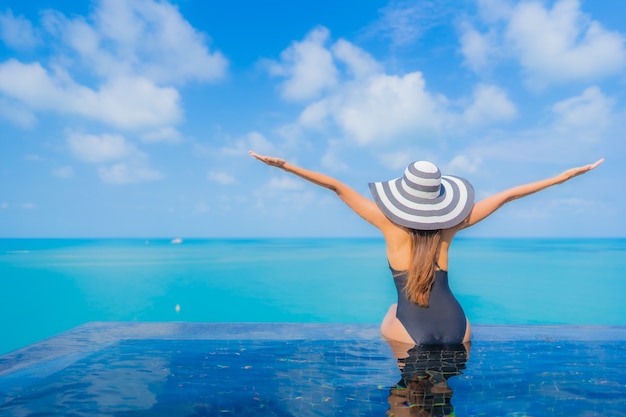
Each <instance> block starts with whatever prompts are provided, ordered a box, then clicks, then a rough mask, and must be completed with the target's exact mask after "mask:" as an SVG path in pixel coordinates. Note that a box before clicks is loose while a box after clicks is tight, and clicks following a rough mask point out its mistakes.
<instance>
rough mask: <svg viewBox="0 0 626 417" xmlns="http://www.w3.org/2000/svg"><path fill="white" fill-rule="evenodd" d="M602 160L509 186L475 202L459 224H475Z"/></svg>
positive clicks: (594, 165) (593, 166)
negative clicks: (511, 203)
mask: <svg viewBox="0 0 626 417" xmlns="http://www.w3.org/2000/svg"><path fill="white" fill-rule="evenodd" d="M602 162H604V159H599V160H598V161H596V162H594V163H593V164H589V165H583V166H580V167H576V168H571V169H568V170H567V171H564V172H563V173H561V174H560V175H557V176H555V177H552V178H546V179H544V180H540V181H536V182H531V183H529V184H524V185H518V186H517V187H513V188H509V189H508V190H504V191H501V192H499V193H497V194H494V195H492V196H489V197H487V198H485V199H483V200H480V201H479V202H477V203H476V204H474V207H473V208H472V211H471V212H470V214H469V216H468V217H467V219H465V221H463V223H461V224H460V225H459V226H460V228H461V229H464V228H466V227H470V226H473V225H475V224H476V223H478V222H479V221H481V220H484V219H485V218H486V217H489V216H490V215H491V214H493V213H494V212H495V211H496V210H498V209H499V208H500V207H502V206H503V205H504V204H506V203H508V202H510V201H513V200H517V199H518V198H522V197H526V196H527V195H530V194H534V193H536V192H538V191H541V190H544V189H546V188H548V187H551V186H553V185H556V184H561V183H564V182H565V181H568V180H570V179H572V178H574V177H577V176H578V175H582V174H584V173H586V172H589V171H591V170H592V169H594V168H596V167H597V166H598V165H600V164H601V163H602Z"/></svg>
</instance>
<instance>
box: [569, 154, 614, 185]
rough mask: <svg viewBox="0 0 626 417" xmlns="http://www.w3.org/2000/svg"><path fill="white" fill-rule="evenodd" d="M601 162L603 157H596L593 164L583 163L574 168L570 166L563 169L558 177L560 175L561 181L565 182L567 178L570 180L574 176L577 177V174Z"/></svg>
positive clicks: (587, 170)
mask: <svg viewBox="0 0 626 417" xmlns="http://www.w3.org/2000/svg"><path fill="white" fill-rule="evenodd" d="M602 162H604V158H602V159H598V160H597V161H596V162H594V163H593V164H589V165H583V166H580V167H576V168H571V169H568V170H567V171H564V172H563V173H562V174H561V175H560V177H561V181H559V182H560V183H561V182H565V181H567V180H570V179H572V178H574V177H577V176H579V175H582V174H584V173H586V172H589V171H591V170H592V169H594V168H596V167H597V166H598V165H600V164H601V163H602Z"/></svg>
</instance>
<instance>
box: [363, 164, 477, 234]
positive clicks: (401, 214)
mask: <svg viewBox="0 0 626 417" xmlns="http://www.w3.org/2000/svg"><path fill="white" fill-rule="evenodd" d="M370 191H371V192H372V195H373V196H374V199H375V200H376V204H378V207H379V208H380V209H381V210H382V211H383V213H385V215H386V216H387V217H388V218H389V220H391V221H392V222H394V223H396V224H399V225H400V226H404V227H408V228H410V229H418V230H437V229H447V228H450V227H453V226H456V225H457V224H459V223H461V222H462V221H463V220H464V219H465V218H466V217H467V215H468V214H469V212H470V211H471V210H472V206H473V204H474V188H473V187H472V185H471V184H470V183H469V181H467V180H466V179H465V178H460V177H454V176H451V175H444V176H442V175H441V172H440V171H439V168H437V167H436V166H435V165H434V164H432V163H430V162H427V161H417V162H413V163H411V164H410V165H409V166H408V167H407V168H406V169H405V170H404V176H402V177H401V178H396V179H394V180H391V181H382V182H374V183H370Z"/></svg>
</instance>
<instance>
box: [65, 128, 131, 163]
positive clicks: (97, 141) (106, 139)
mask: <svg viewBox="0 0 626 417" xmlns="http://www.w3.org/2000/svg"><path fill="white" fill-rule="evenodd" d="M67 144H68V146H69V148H70V150H71V151H72V153H73V154H74V155H75V156H76V157H77V158H78V159H80V160H81V161H85V162H105V161H111V160H119V159H124V158H127V157H129V156H133V155H136V154H138V153H139V150H138V149H136V148H135V147H134V146H133V145H131V144H129V143H128V142H127V141H126V139H124V137H123V136H121V135H118V134H103V135H99V136H98V135H89V134H82V133H75V132H72V133H70V134H69V135H68V136H67Z"/></svg>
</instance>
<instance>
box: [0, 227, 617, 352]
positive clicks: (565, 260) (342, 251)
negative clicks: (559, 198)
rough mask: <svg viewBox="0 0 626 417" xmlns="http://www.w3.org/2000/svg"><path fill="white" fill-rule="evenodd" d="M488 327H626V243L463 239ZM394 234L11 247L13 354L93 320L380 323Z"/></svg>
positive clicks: (5, 330) (472, 308)
mask: <svg viewBox="0 0 626 417" xmlns="http://www.w3.org/2000/svg"><path fill="white" fill-rule="evenodd" d="M449 269H450V285H451V287H452V290H453V291H454V293H455V294H456V295H457V297H458V298H459V301H460V302H461V304H462V305H463V308H464V309H465V312H466V314H467V315H468V317H469V319H470V321H471V322H472V323H475V324H506V325H510V324H522V325H528V324H563V325H626V303H624V301H623V298H624V294H626V279H625V277H624V275H625V273H626V239H485V238H480V239H479V238H458V239H457V240H455V242H454V243H453V246H452V249H451V261H450V266H449ZM393 302H395V289H394V286H393V281H392V279H391V276H390V273H389V269H388V267H387V263H386V259H385V251H384V242H383V241H382V239H360V238H354V239H352V238H345V239H337V238H319V239H318V238H299V239H192V240H174V241H172V240H170V239H154V240H153V239H149V240H146V239H124V240H115V239H0V314H1V317H2V321H0V334H2V337H0V354H3V353H7V352H9V351H12V350H15V349H18V348H20V347H23V346H26V345H28V344H31V343H34V342H36V341H39V340H42V339H45V338H48V337H51V336H53V335H55V334H58V333H60V332H63V331H66V330H69V329H70V328H73V327H75V326H78V325H80V324H83V323H86V322H91V321H141V322H152V321H185V322H281V323H285V322H307V323H356V324H358V323H369V324H371V323H378V322H380V320H381V319H382V317H383V315H384V314H385V312H386V311H387V308H388V307H389V305H390V304H392V303H393Z"/></svg>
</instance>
